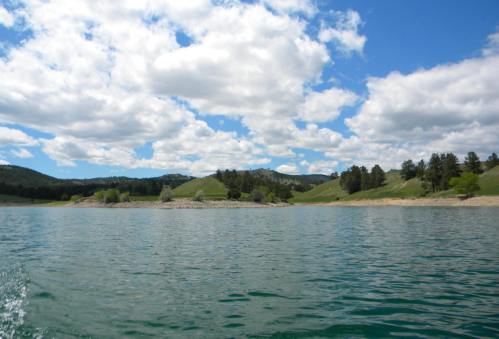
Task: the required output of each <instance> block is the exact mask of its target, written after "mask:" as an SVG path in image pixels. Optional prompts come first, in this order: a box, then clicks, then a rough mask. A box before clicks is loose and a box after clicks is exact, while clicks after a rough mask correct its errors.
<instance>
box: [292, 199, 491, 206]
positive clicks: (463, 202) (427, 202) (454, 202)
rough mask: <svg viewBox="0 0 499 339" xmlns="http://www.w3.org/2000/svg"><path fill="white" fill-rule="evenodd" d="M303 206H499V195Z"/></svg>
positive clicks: (374, 200) (375, 200)
mask: <svg viewBox="0 0 499 339" xmlns="http://www.w3.org/2000/svg"><path fill="white" fill-rule="evenodd" d="M297 205H301V206H311V205H313V206H422V207H424V206H427V207H431V206H444V207H445V206H448V207H499V197H473V198H469V199H465V198H464V197H452V198H419V199H391V198H390V199H371V200H369V199H363V200H352V201H336V202H331V203H326V204H297Z"/></svg>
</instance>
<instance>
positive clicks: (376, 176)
mask: <svg viewBox="0 0 499 339" xmlns="http://www.w3.org/2000/svg"><path fill="white" fill-rule="evenodd" d="M385 180H386V176H385V171H383V170H382V169H381V167H380V166H379V165H374V167H373V168H371V188H378V187H380V186H381V185H382V184H383V182H384V181H385Z"/></svg>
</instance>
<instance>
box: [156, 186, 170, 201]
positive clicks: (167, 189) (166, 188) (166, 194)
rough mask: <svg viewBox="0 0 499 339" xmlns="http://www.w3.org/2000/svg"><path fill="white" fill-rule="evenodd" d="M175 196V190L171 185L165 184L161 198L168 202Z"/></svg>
mask: <svg viewBox="0 0 499 339" xmlns="http://www.w3.org/2000/svg"><path fill="white" fill-rule="evenodd" d="M172 196H173V191H172V189H171V187H170V186H168V185H165V186H163V189H162V190H161V193H160V194H159V200H161V201H162V202H167V201H170V200H172Z"/></svg>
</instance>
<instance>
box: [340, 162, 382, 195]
mask: <svg viewBox="0 0 499 339" xmlns="http://www.w3.org/2000/svg"><path fill="white" fill-rule="evenodd" d="M330 178H331V180H335V179H336V178H338V173H337V172H334V173H332V174H331V177H330ZM339 178H340V187H341V188H342V189H344V190H345V191H347V192H348V194H353V193H355V192H358V191H365V190H370V189H373V188H378V187H380V186H381V185H382V184H383V182H384V181H385V180H386V176H385V171H383V169H381V167H380V166H379V165H375V166H374V167H373V168H372V169H371V173H369V171H368V169H367V168H366V167H364V166H361V167H359V166H356V165H353V166H352V167H350V168H349V169H347V170H346V171H344V172H342V173H341V174H340V175H339Z"/></svg>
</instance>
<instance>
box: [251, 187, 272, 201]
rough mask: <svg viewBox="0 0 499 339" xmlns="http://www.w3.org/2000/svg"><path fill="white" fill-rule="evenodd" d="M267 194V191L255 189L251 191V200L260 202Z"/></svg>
mask: <svg viewBox="0 0 499 339" xmlns="http://www.w3.org/2000/svg"><path fill="white" fill-rule="evenodd" d="M267 194H268V190H264V189H262V188H255V189H254V190H253V191H251V197H252V198H253V201H256V202H260V201H262V200H263V199H265V197H266V196H267Z"/></svg>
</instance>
